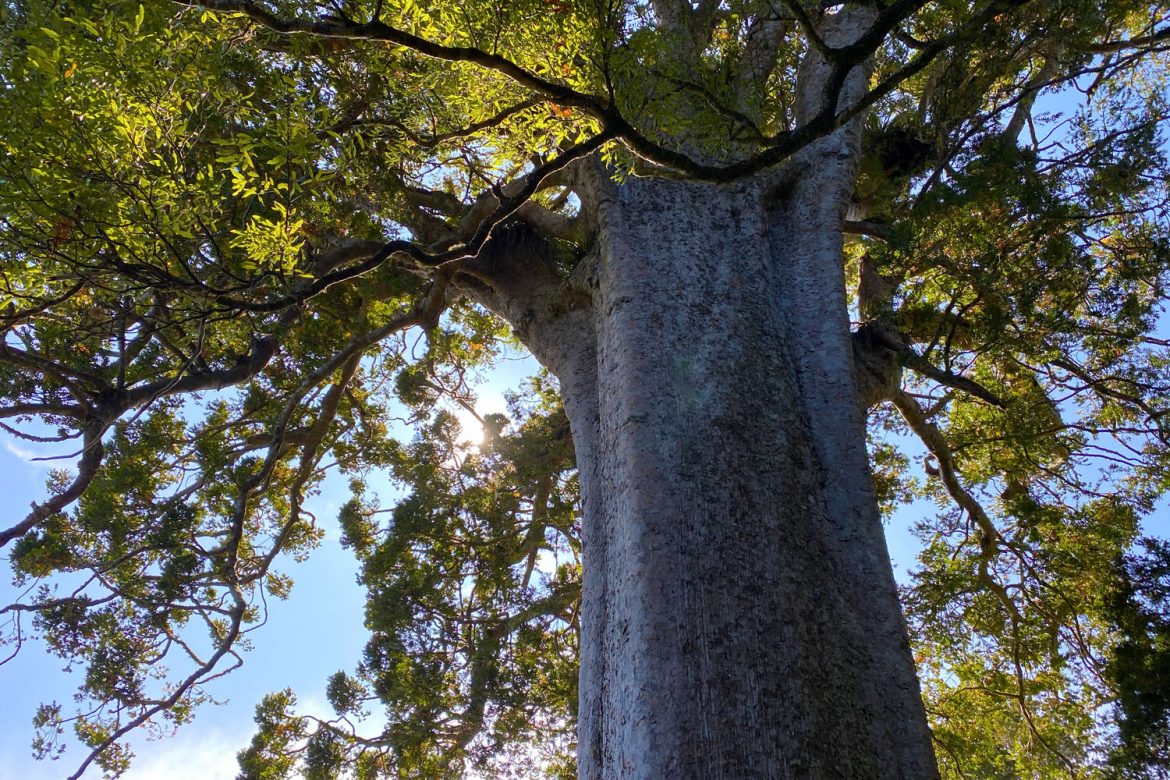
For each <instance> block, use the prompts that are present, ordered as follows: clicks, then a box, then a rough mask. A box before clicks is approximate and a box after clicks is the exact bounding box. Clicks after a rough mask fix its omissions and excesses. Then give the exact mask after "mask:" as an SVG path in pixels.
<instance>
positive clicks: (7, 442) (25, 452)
mask: <svg viewBox="0 0 1170 780" xmlns="http://www.w3.org/2000/svg"><path fill="white" fill-rule="evenodd" d="M3 442H4V449H6V450H7V451H8V453H9V454H10V455H14V456H15V457H17V458H20V459H21V460H23V461H24V462H25V463H31V464H33V465H34V466H40V467H42V468H45V467H47V466H48V462H46V461H36V460H33V459H34V458H38V457H40V455H41V453H39V452H34V451H33V450H30V449H27V448H25V447H21V446H20V445H19V444H17V443H16V442H14V441H13V440H12V439H9V438H8V437H7V436H5V437H4V439H3Z"/></svg>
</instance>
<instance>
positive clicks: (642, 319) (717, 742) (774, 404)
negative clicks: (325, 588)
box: [473, 20, 938, 780]
mask: <svg viewBox="0 0 1170 780" xmlns="http://www.w3.org/2000/svg"><path fill="white" fill-rule="evenodd" d="M845 22H846V20H836V21H835V22H834V25H836V27H834V28H832V29H829V30H828V31H827V34H826V38H827V40H829V42H830V43H831V44H834V45H835V44H837V43H839V42H840V40H839V39H847V35H846V33H847V30H846V31H844V32H841V31H840V30H845V26H846V25H845ZM838 28H839V29H838ZM843 36H844V37H843ZM802 70H803V72H804V76H803V77H802V81H803V82H805V83H804V85H803V86H804V87H805V89H803V91H802V97H801V104H802V111H805V112H809V111H815V110H816V102H817V100H818V99H819V92H818V90H817V89H816V85H817V83H818V82H823V80H824V76H823V74H821V73H820V72H821V71H825V70H826V67H825V66H824V64H823V63H818V62H817V61H815V58H814V59H811V60H810V61H808V62H806V63H805V66H804V67H803V68H802ZM851 79H852V81H854V82H856V83H855V84H854V85H853V87H852V88H851V89H847V90H846V91H845V94H844V96H843V98H842V99H843V100H848V99H849V94H850V92H851V91H852V92H857V91H858V90H859V89H861V88H863V86H864V84H863V80H864V76H863V74H861V73H860V71H859V72H858V73H857V74H854V76H852V77H851ZM857 144H858V133H857V127H856V126H855V125H854V126H852V127H846V128H844V129H843V130H841V131H838V132H837V133H834V134H833V135H832V136H830V137H828V138H825V139H823V140H821V141H819V142H817V143H815V144H813V145H812V146H810V147H809V148H806V149H805V150H804V151H802V152H801V153H800V154H799V155H798V157H797V158H796V159H793V160H791V161H790V162H789V163H788V164H787V165H786V166H785V167H784V168H783V169H782V170H780V171H779V172H773V173H771V174H770V175H768V176H763V177H759V178H757V179H754V180H751V181H746V182H742V183H740V184H737V185H733V186H716V185H708V184H701V183H694V182H678V181H669V180H664V179H639V178H631V179H629V180H627V181H626V182H624V183H622V184H614V183H613V182H610V181H608V180H606V178H605V176H604V175H600V176H598V177H597V179H596V181H595V182H593V187H592V188H591V189H590V190H589V191H588V193H587V198H586V199H587V200H588V201H589V202H590V207H591V209H592V210H593V217H594V219H595V221H596V233H597V236H598V246H597V247H596V248H595V253H596V263H595V273H591V274H583V275H584V276H588V277H589V278H588V279H587V280H585V282H587V283H584V282H583V280H582V279H576V280H569V282H565V280H561V279H558V278H556V277H555V274H554V273H553V272H552V271H551V270H550V266H548V265H547V264H545V265H543V266H541V265H540V264H539V263H537V262H535V261H533V262H527V263H525V262H521V261H516V260H506V259H504V257H505V255H507V256H508V257H513V258H516V257H523V256H524V255H525V253H524V252H523V251H520V252H517V251H511V254H508V253H502V254H500V255H498V256H495V257H492V256H489V257H486V258H485V259H483V260H481V261H480V262H479V264H478V265H477V266H476V268H474V269H473V270H474V271H475V272H476V273H478V274H479V275H480V279H481V281H482V282H483V284H484V285H485V289H484V290H480V291H479V293H478V294H479V298H480V300H482V301H483V302H485V303H486V304H487V305H489V306H491V307H492V308H493V309H494V310H496V311H497V312H499V313H501V314H503V315H504V316H505V317H507V318H508V319H509V321H510V322H512V323H513V325H514V326H516V327H517V331H518V333H519V335H520V336H521V338H522V339H524V340H525V341H526V343H528V345H529V346H530V347H531V348H532V350H533V352H534V354H535V355H536V357H537V358H538V359H539V360H541V361H542V362H543V363H544V364H545V365H547V366H549V367H550V369H551V370H553V371H554V373H556V374H557V376H558V377H559V378H560V380H561V389H562V394H563V396H564V399H565V404H566V409H567V412H568V414H569V418H570V422H571V425H572V429H573V437H574V443H575V446H576V452H577V462H578V468H579V470H580V477H581V486H582V493H583V501H584V516H583V529H582V537H583V566H584V572H583V578H584V582H583V589H582V607H581V613H580V615H581V632H582V633H581V646H580V653H581V672H580V707H579V713H578V718H579V745H578V772H579V775H580V777H581V778H582V780H617V779H618V778H621V779H623V780H624V779H625V778H631V779H632V778H644V779H645V780H662V779H665V778H671V779H672V780H673V779H675V778H678V779H680V780H689V779H690V778H694V780H709V779H711V780H713V779H715V778H729V779H730V778H734V779H735V780H747V779H749V778H914V779H915V780H917V779H919V778H933V777H937V776H938V773H937V768H936V764H935V761H934V756H933V751H932V747H931V740H930V735H929V731H928V729H927V725H926V719H925V714H924V712H923V708H922V702H921V698H920V693H919V688H918V684H917V679H916V676H915V671H914V665H913V660H912V658H911V655H910V650H909V645H908V641H907V636H906V631H905V627H904V624H903V621H902V615H901V609H900V606H899V603H898V599H897V593H896V589H895V585H894V580H893V574H892V571H891V568H890V562H889V557H888V553H887V551H886V546H885V540H884V536H883V533H882V528H881V522H880V517H879V513H878V509H877V505H876V501H875V498H874V494H873V488H872V485H871V480H870V475H869V470H868V465H867V458H866V452H865V431H864V421H863V418H862V412H861V404H859V398H864V397H865V396H867V395H868V394H871V393H872V392H873V391H872V390H871V389H867V387H866V386H865V385H866V384H867V382H866V380H865V379H864V376H865V374H866V372H865V371H863V372H862V377H863V379H862V382H861V386H859V382H858V379H857V376H856V373H857V372H856V367H855V365H854V350H855V348H856V347H855V343H854V339H853V338H852V337H851V333H850V326H849V322H848V316H847V308H846V300H845V292H844V278H843V260H842V254H841V235H842V226H843V221H844V216H845V210H846V206H847V201H848V195H849V191H850V188H851V186H852V178H853V174H854V170H853V169H854V166H855V161H856V159H857ZM503 243H504V244H506V243H507V242H503ZM512 249H514V248H512ZM535 254H537V255H538V254H539V252H536V253H535ZM593 267H594V264H592V263H582V264H581V265H579V269H586V270H588V269H590V268H593ZM579 273H580V271H579ZM582 288H584V290H583V289H582ZM566 290H568V292H566ZM868 384H874V383H873V382H872V381H870V382H868Z"/></svg>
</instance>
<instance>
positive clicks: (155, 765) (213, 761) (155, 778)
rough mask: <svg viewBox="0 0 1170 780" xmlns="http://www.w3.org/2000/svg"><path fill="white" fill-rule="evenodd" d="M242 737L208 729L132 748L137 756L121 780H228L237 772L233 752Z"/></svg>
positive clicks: (241, 741) (180, 732)
mask: <svg viewBox="0 0 1170 780" xmlns="http://www.w3.org/2000/svg"><path fill="white" fill-rule="evenodd" d="M242 737H245V735H243V734H240V733H231V734H229V733H226V732H224V731H221V730H219V729H212V730H208V731H204V732H202V733H198V734H196V733H194V732H188V733H186V734H185V733H184V732H183V730H182V729H180V730H179V733H178V734H177V735H176V736H174V737H171V738H169V739H162V740H158V741H152V742H148V743H145V744H139V745H136V746H135V751H134V752H135V753H137V754H138V756H137V758H135V760H134V762H133V764H131V766H130V771H129V772H127V773H126V774H124V775H122V778H123V780H231V779H232V778H234V777H235V776H236V775H237V774H238V773H239V771H240V766H239V764H238V763H236V753H237V752H238V751H239V750H240V749H241V748H243V747H245V746H246V745H245V744H244V743H246V741H247V740H246V738H242Z"/></svg>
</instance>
